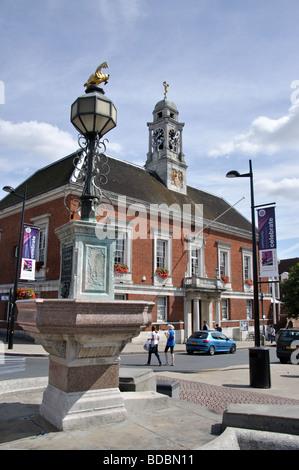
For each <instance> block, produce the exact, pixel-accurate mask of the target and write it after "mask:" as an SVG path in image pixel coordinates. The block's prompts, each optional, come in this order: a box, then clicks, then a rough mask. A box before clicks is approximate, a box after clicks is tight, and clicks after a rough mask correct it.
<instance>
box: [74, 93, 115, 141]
mask: <svg viewBox="0 0 299 470" xmlns="http://www.w3.org/2000/svg"><path fill="white" fill-rule="evenodd" d="M89 89H91V90H89ZM116 121H117V111H116V108H115V106H114V104H113V103H112V101H111V100H110V99H109V98H107V97H106V96H105V95H104V91H103V90H102V89H101V88H99V87H97V86H91V87H89V88H88V89H87V90H86V94H85V95H83V96H80V97H79V98H77V99H76V101H75V102H74V103H73V104H72V107H71V122H72V124H73V126H74V127H75V128H76V129H77V131H79V132H80V133H81V134H83V135H84V136H88V135H96V134H98V135H99V136H100V137H102V136H103V135H105V134H106V133H107V132H109V131H110V130H111V129H113V128H114V127H115V126H116Z"/></svg>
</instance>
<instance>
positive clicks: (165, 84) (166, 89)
mask: <svg viewBox="0 0 299 470" xmlns="http://www.w3.org/2000/svg"><path fill="white" fill-rule="evenodd" d="M163 85H164V90H165V91H164V97H165V99H166V98H167V93H168V87H169V85H168V83H166V82H163Z"/></svg>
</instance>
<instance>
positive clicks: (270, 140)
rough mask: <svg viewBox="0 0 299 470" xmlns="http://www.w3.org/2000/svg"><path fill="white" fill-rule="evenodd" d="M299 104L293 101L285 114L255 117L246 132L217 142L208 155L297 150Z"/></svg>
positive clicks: (298, 139)
mask: <svg viewBox="0 0 299 470" xmlns="http://www.w3.org/2000/svg"><path fill="white" fill-rule="evenodd" d="M298 126H299V105H298V104H297V103H295V104H294V105H292V106H291V107H290V109H289V112H288V114H287V115H286V116H282V117H280V118H278V119H271V118H269V117H266V116H260V117H258V118H256V119H255V120H254V121H253V122H252V124H251V126H250V128H249V130H248V132H245V133H243V134H239V135H236V136H235V137H233V138H232V139H231V140H230V141H228V142H222V143H219V144H218V145H217V146H216V148H214V149H212V150H210V151H209V153H208V154H209V156H211V157H220V156H223V155H231V154H234V153H243V154H247V155H256V154H257V153H263V154H267V155H272V154H274V153H276V152H279V151H281V150H282V149H284V150H286V149H288V150H299V133H298V128H299V127H298Z"/></svg>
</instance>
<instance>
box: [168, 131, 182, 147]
mask: <svg viewBox="0 0 299 470" xmlns="http://www.w3.org/2000/svg"><path fill="white" fill-rule="evenodd" d="M168 144H169V148H170V150H175V151H177V149H178V146H179V145H180V133H179V131H177V130H175V129H170V131H169V134H168Z"/></svg>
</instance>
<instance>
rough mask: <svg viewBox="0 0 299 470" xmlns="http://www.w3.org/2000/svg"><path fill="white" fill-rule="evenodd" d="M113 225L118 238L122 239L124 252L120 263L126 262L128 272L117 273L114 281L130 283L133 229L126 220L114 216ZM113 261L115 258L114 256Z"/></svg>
mask: <svg viewBox="0 0 299 470" xmlns="http://www.w3.org/2000/svg"><path fill="white" fill-rule="evenodd" d="M115 225H116V227H117V231H118V238H117V239H121V238H122V239H123V240H124V254H123V262H122V263H121V264H126V265H127V266H128V272H127V273H122V274H117V275H115V276H114V281H115V282H116V283H118V282H121V283H123V282H128V283H130V284H131V283H132V282H133V281H132V235H133V229H132V227H131V226H128V225H127V221H126V220H123V219H119V218H116V219H115ZM114 261H115V258H114Z"/></svg>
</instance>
